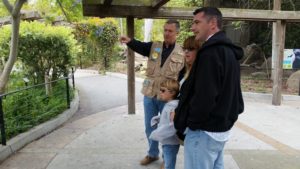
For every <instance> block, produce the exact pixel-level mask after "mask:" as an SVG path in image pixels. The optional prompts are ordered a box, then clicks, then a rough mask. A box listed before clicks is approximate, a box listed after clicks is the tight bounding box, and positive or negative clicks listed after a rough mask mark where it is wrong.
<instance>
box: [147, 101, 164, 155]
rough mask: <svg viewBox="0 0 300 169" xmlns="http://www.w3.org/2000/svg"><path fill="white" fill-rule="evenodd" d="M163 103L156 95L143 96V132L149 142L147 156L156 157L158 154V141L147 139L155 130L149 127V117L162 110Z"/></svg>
mask: <svg viewBox="0 0 300 169" xmlns="http://www.w3.org/2000/svg"><path fill="white" fill-rule="evenodd" d="M164 105H165V102H163V101H160V100H157V98H156V97H148V96H144V111H145V119H144V121H145V133H146V136H147V140H148V144H149V150H148V156H150V157H158V155H159V149H158V142H157V141H154V140H151V139H149V136H150V134H151V133H152V131H153V130H155V128H153V127H151V119H152V117H154V116H157V115H158V113H159V112H161V111H162V109H163V107H164Z"/></svg>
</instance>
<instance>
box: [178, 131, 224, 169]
mask: <svg viewBox="0 0 300 169" xmlns="http://www.w3.org/2000/svg"><path fill="white" fill-rule="evenodd" d="M224 145H225V141H224V142H220V141H216V140H214V139H213V138H211V137H210V136H209V135H207V134H206V133H205V132H204V131H202V130H195V131H193V130H190V129H187V132H186V136H185V140H184V168H185V169H224V163H223V152H224Z"/></svg>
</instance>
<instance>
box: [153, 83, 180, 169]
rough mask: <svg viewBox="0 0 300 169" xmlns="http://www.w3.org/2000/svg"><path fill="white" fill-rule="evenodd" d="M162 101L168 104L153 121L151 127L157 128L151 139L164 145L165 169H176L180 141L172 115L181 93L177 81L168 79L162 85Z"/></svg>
mask: <svg viewBox="0 0 300 169" xmlns="http://www.w3.org/2000/svg"><path fill="white" fill-rule="evenodd" d="M160 86H161V87H160V99H161V100H162V101H165V102H167V103H166V104H165V106H164V108H163V110H162V112H161V115H160V116H155V117H153V118H152V120H151V125H152V126H155V125H156V124H157V123H158V125H157V128H156V129H155V130H154V131H153V132H152V133H151V135H150V139H152V140H156V141H159V142H160V143H161V144H162V150H163V159H164V167H165V169H175V164H176V156H177V153H178V150H179V146H180V144H179V140H178V138H177V136H176V130H175V128H174V125H173V121H171V119H170V113H171V112H174V110H175V108H176V107H177V105H178V100H175V98H176V97H177V95H178V93H179V83H178V81H176V80H173V79H168V80H166V81H164V82H162V83H161V85H160ZM162 168H163V166H162Z"/></svg>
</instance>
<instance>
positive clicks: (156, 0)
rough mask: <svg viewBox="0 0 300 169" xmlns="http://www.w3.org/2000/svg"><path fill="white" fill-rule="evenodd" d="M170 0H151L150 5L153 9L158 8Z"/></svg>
mask: <svg viewBox="0 0 300 169" xmlns="http://www.w3.org/2000/svg"><path fill="white" fill-rule="evenodd" d="M169 1H170V0H154V1H153V2H152V7H153V8H154V9H158V8H160V7H162V6H163V5H164V4H166V3H167V2H169Z"/></svg>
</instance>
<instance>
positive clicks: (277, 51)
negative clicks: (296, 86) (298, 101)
mask: <svg viewBox="0 0 300 169" xmlns="http://www.w3.org/2000/svg"><path fill="white" fill-rule="evenodd" d="M273 8H274V10H280V9H281V0H274V7H273ZM285 28H286V23H285V21H277V22H274V23H273V40H272V63H273V64H272V67H273V71H272V77H273V94H272V104H273V105H280V104H281V90H282V74H283V69H282V62H283V54H284V43H285ZM274 38H275V39H274Z"/></svg>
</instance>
